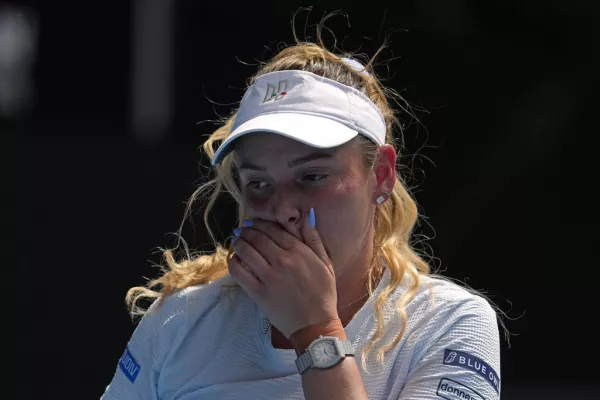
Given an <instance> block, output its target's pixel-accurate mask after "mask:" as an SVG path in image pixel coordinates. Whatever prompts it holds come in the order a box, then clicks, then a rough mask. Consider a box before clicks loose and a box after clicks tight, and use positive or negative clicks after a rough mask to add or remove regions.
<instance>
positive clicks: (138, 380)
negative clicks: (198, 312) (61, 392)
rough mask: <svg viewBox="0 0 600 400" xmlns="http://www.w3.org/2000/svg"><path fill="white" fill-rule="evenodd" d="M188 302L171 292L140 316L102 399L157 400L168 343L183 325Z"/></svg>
mask: <svg viewBox="0 0 600 400" xmlns="http://www.w3.org/2000/svg"><path fill="white" fill-rule="evenodd" d="M186 305H187V301H186V298H185V296H183V295H181V294H173V295H171V296H169V297H168V298H166V299H165V300H164V301H163V302H162V304H160V306H159V304H158V301H155V302H154V303H153V304H152V306H151V307H150V308H149V310H148V312H147V313H146V314H145V315H144V316H143V317H142V319H141V320H140V322H139V324H138V326H137V327H136V329H135V331H134V332H133V334H132V336H131V338H130V340H129V342H128V344H127V346H126V348H125V349H124V351H123V354H122V355H121V357H120V359H119V360H118V362H117V368H116V371H115V374H114V376H113V379H112V381H111V382H110V384H109V385H108V386H107V387H106V390H105V392H104V394H103V396H102V397H101V400H124V399H128V400H129V399H140V400H141V399H144V400H146V399H147V400H158V393H157V383H158V378H159V372H160V368H161V365H162V363H163V361H164V359H165V356H166V354H167V351H168V348H169V345H170V344H171V343H172V342H173V340H174V338H175V337H176V336H177V334H178V333H179V332H180V331H182V329H181V327H182V326H183V325H184V324H185V319H186V318H187V313H186Z"/></svg>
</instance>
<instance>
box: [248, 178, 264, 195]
mask: <svg viewBox="0 0 600 400" xmlns="http://www.w3.org/2000/svg"><path fill="white" fill-rule="evenodd" d="M268 186H269V183H268V182H266V181H256V180H255V181H249V182H248V183H247V184H246V187H248V188H250V189H252V190H254V191H255V192H256V191H261V190H264V189H265V188H267V187H268Z"/></svg>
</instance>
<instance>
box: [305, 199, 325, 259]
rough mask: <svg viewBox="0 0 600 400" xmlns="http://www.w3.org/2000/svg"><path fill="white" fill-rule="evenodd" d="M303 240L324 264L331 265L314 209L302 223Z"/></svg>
mask: <svg viewBox="0 0 600 400" xmlns="http://www.w3.org/2000/svg"><path fill="white" fill-rule="evenodd" d="M301 233H302V240H303V241H304V243H305V244H306V245H307V246H308V247H310V249H311V250H312V251H313V252H314V253H315V254H316V255H317V256H318V257H319V258H320V259H321V260H323V262H325V263H327V264H329V263H330V259H329V255H328V254H327V250H325V246H324V245H323V241H322V240H321V236H320V235H319V232H318V231H317V228H316V215H315V210H314V208H311V209H310V212H309V213H308V215H306V217H305V218H304V222H303V223H302V229H301Z"/></svg>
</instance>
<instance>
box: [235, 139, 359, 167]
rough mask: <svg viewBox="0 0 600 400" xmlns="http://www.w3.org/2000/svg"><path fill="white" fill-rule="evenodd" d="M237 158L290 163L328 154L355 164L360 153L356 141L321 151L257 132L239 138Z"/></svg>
mask: <svg viewBox="0 0 600 400" xmlns="http://www.w3.org/2000/svg"><path fill="white" fill-rule="evenodd" d="M234 152H235V158H236V160H237V161H238V162H240V161H252V162H262V163H267V162H268V163H277V162H278V161H286V162H289V161H290V160H292V159H295V158H299V157H305V156H308V155H311V154H313V153H316V152H319V153H327V154H330V155H331V158H332V159H336V160H339V161H343V160H347V161H348V162H353V161H354V159H355V158H360V151H359V149H358V146H356V145H355V143H354V141H350V142H349V143H346V144H344V145H341V146H338V147H334V148H331V149H319V148H315V147H312V146H308V145H306V144H304V143H301V142H298V141H297V140H293V139H290V138H287V137H285V136H282V135H278V134H274V133H267V132H256V133H251V134H248V135H245V136H243V137H241V138H239V139H238V140H237V141H236V143H235V148H234Z"/></svg>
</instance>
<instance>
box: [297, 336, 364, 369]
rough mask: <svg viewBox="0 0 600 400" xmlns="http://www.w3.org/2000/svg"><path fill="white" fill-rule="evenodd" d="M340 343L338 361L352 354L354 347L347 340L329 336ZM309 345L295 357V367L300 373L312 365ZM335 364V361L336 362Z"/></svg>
mask: <svg viewBox="0 0 600 400" xmlns="http://www.w3.org/2000/svg"><path fill="white" fill-rule="evenodd" d="M331 339H333V340H335V341H336V342H338V343H339V344H340V347H341V350H342V353H341V354H340V361H341V360H342V359H343V358H344V357H347V356H354V355H355V354H354V347H353V346H352V343H351V342H350V341H349V340H341V339H340V338H336V337H331ZM310 349H311V347H310V346H309V348H308V349H307V350H306V351H304V353H302V354H301V355H300V356H299V357H298V358H296V368H298V372H299V373H300V375H302V374H304V373H305V372H306V371H307V370H308V369H309V368H311V367H313V365H314V363H313V359H312V356H311V353H310ZM336 364H337V363H336Z"/></svg>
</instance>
